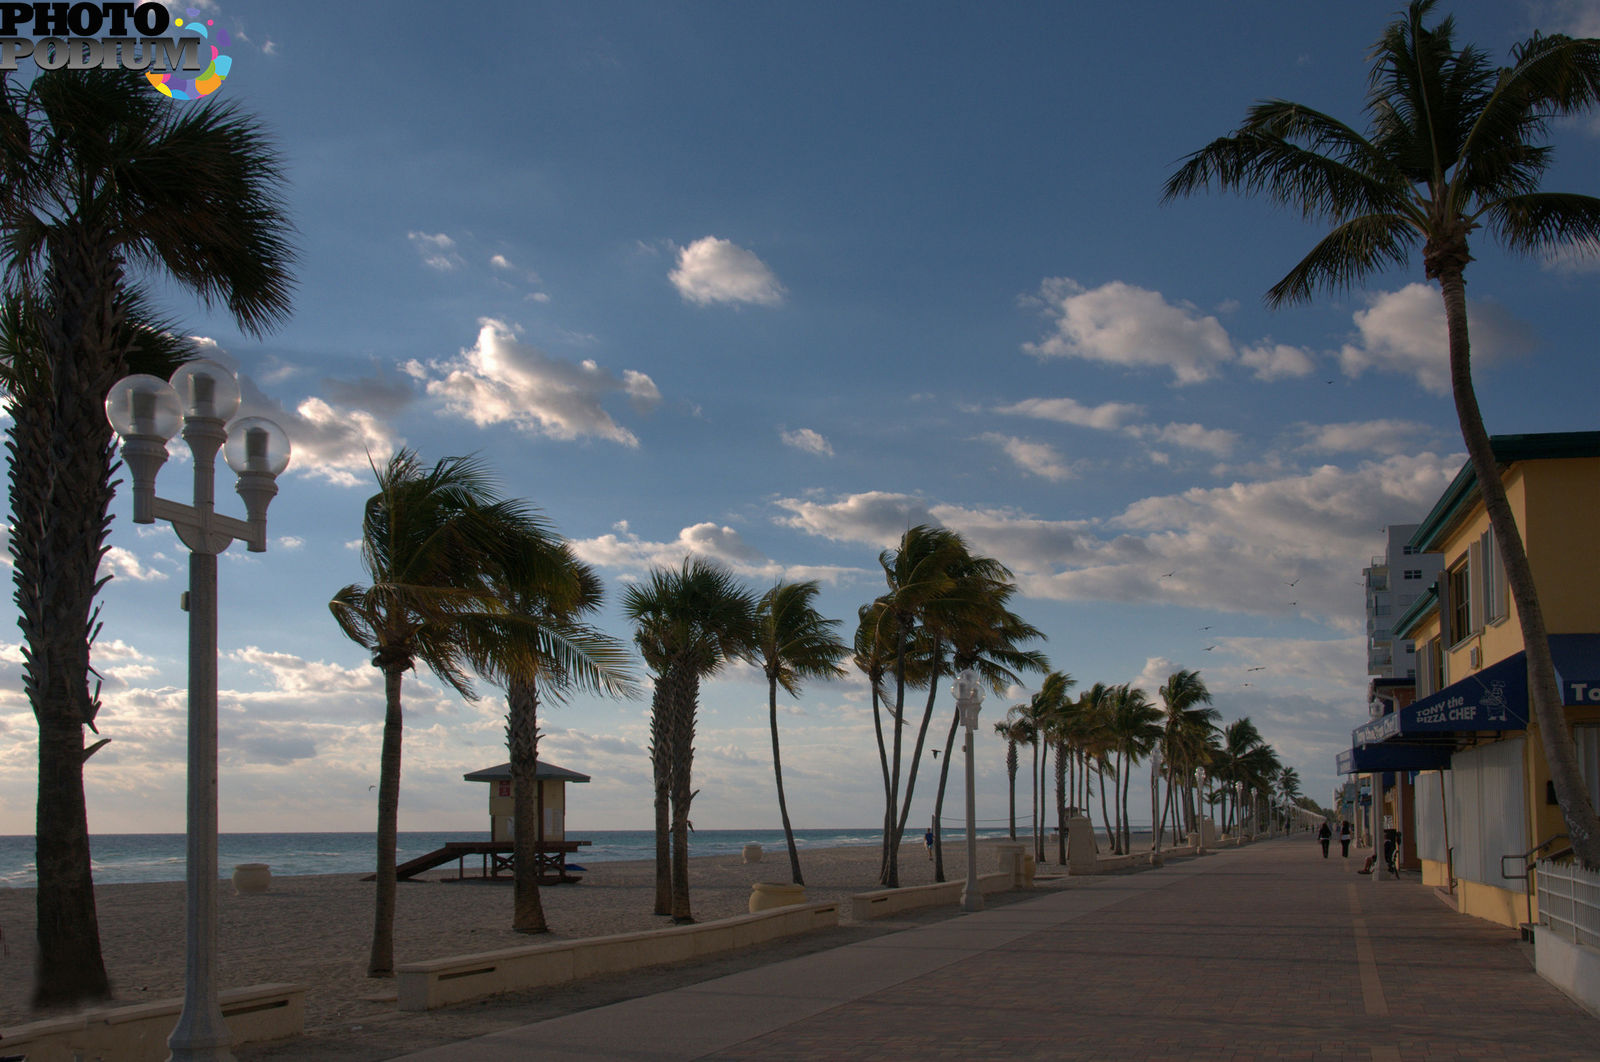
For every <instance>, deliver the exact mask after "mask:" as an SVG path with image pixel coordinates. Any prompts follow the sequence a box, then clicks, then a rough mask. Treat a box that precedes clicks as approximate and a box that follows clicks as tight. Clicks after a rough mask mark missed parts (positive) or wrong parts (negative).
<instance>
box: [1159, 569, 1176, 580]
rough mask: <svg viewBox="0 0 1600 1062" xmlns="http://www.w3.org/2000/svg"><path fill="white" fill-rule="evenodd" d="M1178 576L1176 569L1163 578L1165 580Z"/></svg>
mask: <svg viewBox="0 0 1600 1062" xmlns="http://www.w3.org/2000/svg"><path fill="white" fill-rule="evenodd" d="M1177 574H1178V569H1176V568H1174V569H1172V570H1171V571H1170V572H1167V573H1166V574H1165V575H1163V576H1162V577H1161V578H1163V579H1171V578H1172V577H1173V576H1174V575H1177Z"/></svg>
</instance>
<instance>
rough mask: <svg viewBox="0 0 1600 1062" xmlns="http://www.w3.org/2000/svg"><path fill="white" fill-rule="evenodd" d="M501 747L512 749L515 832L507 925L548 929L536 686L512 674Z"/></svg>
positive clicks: (527, 929)
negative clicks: (541, 894)
mask: <svg viewBox="0 0 1600 1062" xmlns="http://www.w3.org/2000/svg"><path fill="white" fill-rule="evenodd" d="M506 702H507V703H506V707H507V709H508V712H507V715H506V746H507V751H508V752H509V753H510V754H511V799H512V814H513V816H515V817H514V819H513V821H514V822H515V832H514V834H513V836H512V845H513V848H514V854H513V857H512V861H511V866H512V874H513V877H514V881H513V883H512V891H513V895H512V908H511V911H512V913H511V928H512V929H514V930H516V931H517V932H518V933H548V932H550V927H549V925H547V924H546V923H545V919H544V903H543V901H542V900H541V899H540V897H539V852H538V839H539V837H540V836H541V834H542V833H543V829H544V823H542V822H540V821H539V691H538V688H537V687H536V686H535V685H534V684H533V683H532V682H530V681H527V680H526V679H513V680H512V681H511V683H510V689H508V690H507V691H506Z"/></svg>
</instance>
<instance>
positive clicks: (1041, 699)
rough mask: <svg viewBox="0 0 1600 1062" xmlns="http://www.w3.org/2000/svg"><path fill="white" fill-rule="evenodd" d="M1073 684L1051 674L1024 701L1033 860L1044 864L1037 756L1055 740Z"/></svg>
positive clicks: (1070, 679) (1058, 674) (1060, 674)
mask: <svg viewBox="0 0 1600 1062" xmlns="http://www.w3.org/2000/svg"><path fill="white" fill-rule="evenodd" d="M1075 685H1077V682H1076V681H1075V680H1074V679H1073V677H1072V676H1071V675H1069V674H1067V673H1066V672H1065V671H1052V672H1050V673H1049V674H1047V675H1045V677H1044V679H1043V680H1042V681H1040V683H1039V690H1038V692H1037V693H1035V694H1034V695H1033V696H1032V697H1030V698H1028V704H1027V708H1026V710H1025V718H1026V719H1027V721H1028V727H1029V729H1030V730H1031V731H1032V732H1033V735H1034V737H1033V809H1034V810H1033V858H1034V860H1035V861H1037V862H1040V863H1043V862H1044V821H1045V820H1044V795H1043V794H1044V789H1043V785H1044V783H1045V782H1047V781H1048V779H1042V778H1041V777H1040V774H1039V756H1040V753H1041V752H1042V751H1043V750H1044V748H1045V747H1046V746H1047V744H1048V743H1050V742H1052V741H1054V740H1055V739H1056V738H1057V734H1058V732H1057V730H1056V727H1057V726H1058V725H1059V722H1060V720H1061V716H1062V706H1063V705H1064V704H1065V703H1066V700H1067V694H1068V693H1069V692H1071V690H1072V687H1073V686H1075Z"/></svg>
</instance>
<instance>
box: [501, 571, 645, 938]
mask: <svg viewBox="0 0 1600 1062" xmlns="http://www.w3.org/2000/svg"><path fill="white" fill-rule="evenodd" d="M541 552H543V551H534V552H530V554H529V556H532V557H539V554H540V553H541ZM540 559H541V560H542V561H543V563H541V564H539V565H537V566H536V567H535V568H534V569H533V570H532V571H530V572H523V573H505V575H503V576H501V577H500V578H497V579H496V580H495V583H494V591H495V593H496V595H497V596H498V597H499V600H500V603H501V605H502V606H503V607H504V608H505V611H506V621H507V624H508V626H507V629H506V630H505V632H504V633H505V635H506V638H505V642H506V646H505V651H503V652H501V653H499V654H498V655H496V656H493V657H491V658H490V659H489V660H488V661H487V667H486V668H485V671H486V673H487V674H489V675H490V676H491V677H493V678H494V679H495V680H496V681H498V682H500V683H501V684H502V685H504V686H505V690H506V750H507V752H508V753H509V754H510V758H511V796H512V816H513V818H512V821H513V823H514V824H515V825H514V826H513V831H512V833H513V836H512V844H513V849H514V852H513V857H512V861H511V866H512V874H513V879H514V880H513V886H512V888H513V898H512V916H511V928H512V929H514V930H516V931H517V932H519V933H547V932H549V928H550V927H549V926H548V925H547V924H546V922H545V917H544V904H543V902H542V901H541V899H540V897H539V860H538V837H539V835H540V832H541V823H540V819H539V701H540V699H541V695H542V696H544V697H546V698H550V699H554V700H556V701H557V702H560V701H561V700H562V699H563V698H564V697H565V696H566V694H567V693H569V692H571V691H572V690H584V691H590V692H595V693H603V694H607V695H609V696H631V695H633V694H634V693H635V692H636V687H635V686H634V684H633V679H632V676H631V675H630V674H629V668H628V659H627V650H626V649H625V648H624V647H623V645H622V643H621V642H619V641H617V640H616V639H615V638H613V637H611V636H610V635H607V634H604V633H602V632H601V631H598V630H596V629H595V628H593V627H590V626H589V625H587V624H586V623H584V622H582V619H581V617H583V616H585V615H587V614H589V613H592V612H595V611H597V610H598V609H599V608H600V602H601V598H602V596H603V587H602V584H601V581H600V578H599V576H597V575H596V574H595V572H594V569H593V568H590V567H589V566H588V565H587V564H584V563H583V562H582V561H580V560H578V558H577V557H575V556H573V554H572V551H571V548H570V547H569V546H567V545H566V544H565V543H562V544H561V546H560V548H559V550H558V551H557V553H556V556H555V557H554V558H548V557H544V558H540ZM552 560H553V561H554V563H553V564H552V563H551V561H552ZM514 576H521V578H514Z"/></svg>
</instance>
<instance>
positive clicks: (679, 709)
mask: <svg viewBox="0 0 1600 1062" xmlns="http://www.w3.org/2000/svg"><path fill="white" fill-rule="evenodd" d="M755 604H756V603H755V598H754V597H753V596H752V595H751V594H750V592H749V591H747V590H745V589H744V588H742V587H741V586H739V585H738V581H737V580H735V579H734V577H733V576H732V575H731V574H729V573H728V571H727V570H725V569H724V568H722V567H720V566H718V565H716V564H714V563H712V562H711V561H707V560H703V559H701V558H698V557H694V558H687V559H685V560H684V562H683V566H682V567H681V568H677V569H662V568H657V569H655V570H654V571H652V572H651V573H650V577H649V578H648V579H647V580H645V581H644V582H643V583H636V584H634V585H633V586H630V587H629V588H628V590H627V592H626V593H625V594H624V595H623V612H624V614H625V615H626V616H627V617H628V619H629V620H630V621H631V622H632V623H633V624H634V625H635V627H636V628H637V630H636V633H635V635H634V641H635V642H636V643H637V644H638V646H639V648H640V651H641V652H642V653H643V654H644V658H645V663H646V664H647V665H648V666H649V667H650V669H651V671H653V672H654V673H655V676H656V691H655V696H654V697H653V698H652V700H651V743H652V745H651V762H652V766H653V768H654V771H655V783H656V913H657V914H670V915H671V916H672V920H673V921H674V922H677V923H688V922H693V921H694V915H693V913H692V910H691V907H690V903H689V805H690V803H691V802H692V801H693V800H694V797H695V790H694V789H693V788H692V782H693V767H694V731H695V715H696V713H697V711H698V708H699V701H700V681H701V679H703V678H706V677H708V676H710V675H714V674H716V673H717V672H718V671H719V670H721V669H722V666H723V664H725V663H727V662H728V661H729V660H735V659H740V658H746V657H749V656H750V655H751V654H752V653H753V652H754V647H755ZM669 805H670V822H669V821H668V819H669V815H668V810H669ZM668 830H670V836H671V850H670V855H669V858H668V860H667V861H666V862H667V865H666V867H663V859H662V850H663V848H664V847H666V845H665V839H666V836H667V832H668ZM664 869H665V870H666V874H665V875H663V870H664ZM664 877H665V879H666V883H667V885H668V888H669V889H670V897H669V898H668V904H667V909H666V910H663V909H662V903H661V901H662V898H663V897H662V882H663V878H664Z"/></svg>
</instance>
